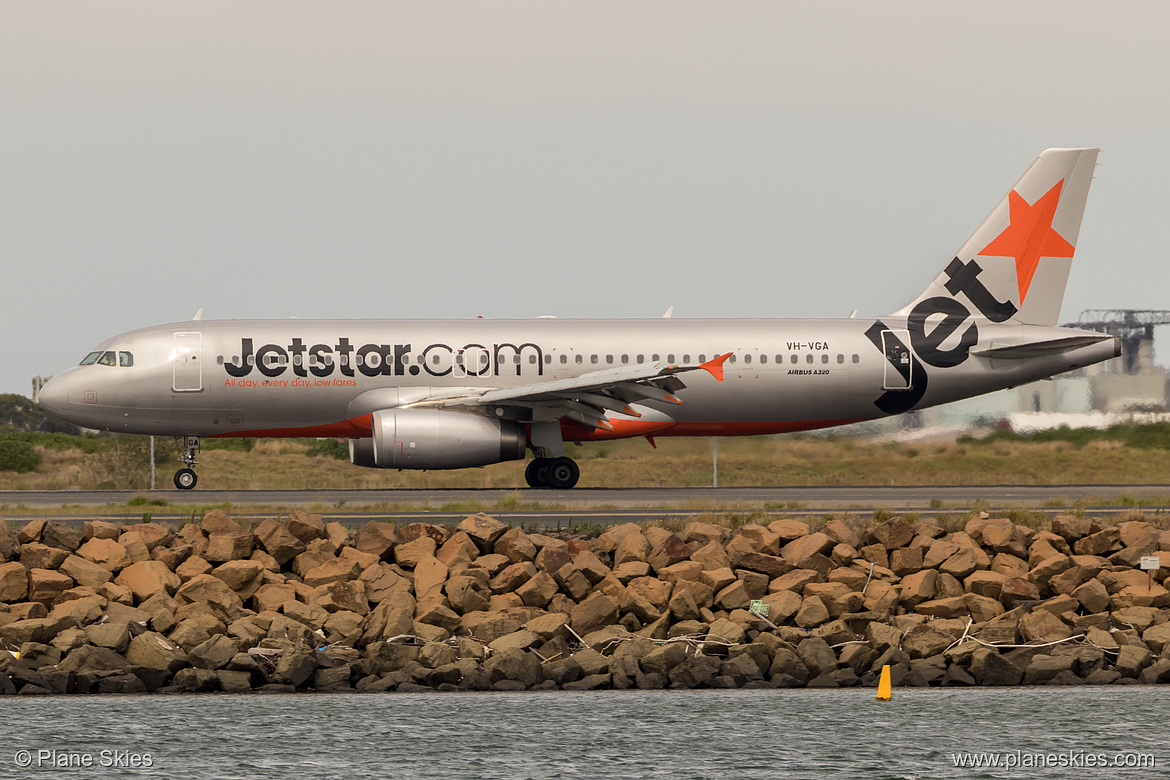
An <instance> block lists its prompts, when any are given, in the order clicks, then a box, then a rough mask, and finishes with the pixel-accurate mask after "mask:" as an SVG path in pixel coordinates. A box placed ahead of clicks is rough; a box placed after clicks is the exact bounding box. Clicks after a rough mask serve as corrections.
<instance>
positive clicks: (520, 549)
mask: <svg viewBox="0 0 1170 780" xmlns="http://www.w3.org/2000/svg"><path fill="white" fill-rule="evenodd" d="M492 550H493V551H494V552H496V553H498V554H500V555H505V556H507V558H508V560H510V561H512V562H513V563H520V562H522V561H531V560H532V559H533V558H535V557H536V553H537V550H536V545H535V544H533V543H532V541H531V540H529V539H528V535H527V534H525V533H524V531H523V530H521V529H520V528H509V529H508V530H507V531H505V532H504V533H503V534H502V535H501V536H500V538H499V539H497V540H496V543H495V545H494V546H493V547H492Z"/></svg>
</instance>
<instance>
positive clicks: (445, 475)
mask: <svg viewBox="0 0 1170 780" xmlns="http://www.w3.org/2000/svg"><path fill="white" fill-rule="evenodd" d="M718 446H719V484H720V485H722V486H750V485H755V486H833V485H932V484H938V485H990V484H1007V485H1057V484H1073V483H1087V484H1122V485H1123V484H1148V483H1160V482H1163V481H1165V479H1166V475H1167V474H1168V473H1170V451H1166V450H1159V449H1135V448H1131V447H1127V446H1124V445H1122V444H1119V443H1117V442H1109V441H1097V442H1091V443H1089V444H1087V445H1085V446H1083V447H1079V448H1078V447H1076V446H1074V445H1073V444H1070V443H1067V442H1046V443H1034V442H1009V441H993V442H986V443H969V442H968V443H962V444H960V443H956V442H937V443H930V444H912V445H911V444H891V443H877V442H871V441H864V440H856V439H835V440H829V439H821V438H816V437H810V436H777V437H755V438H745V439H723V440H720V442H719V445H718ZM711 447H712V445H711V442H710V440H707V439H669V438H663V439H658V449H657V450H654V449H652V448H651V447H650V445H649V444H648V443H647V442H646V441H645V440H643V439H634V440H629V441H619V442H605V443H597V444H590V445H586V446H584V447H569V453H568V454H569V455H570V456H571V457H574V458H576V459H577V460H578V461H579V463H580V466H581V482H580V485H581V486H582V487H629V486H695V487H702V486H707V485H710V484H711V483H712V457H711V456H712V449H711ZM307 449H308V443H307V442H305V441H302V440H262V441H259V442H257V443H256V446H255V447H254V448H253V450H252V451H251V452H243V451H238V450H205V451H204V452H203V453H202V454H201V455H200V465H199V468H198V470H199V476H200V480H201V483H202V484H203V485H207V486H215V487H217V488H224V489H261V488H267V489H302V488H335V489H346V488H351V489H352V488H521V487H524V486H525V483H524V465H525V464H524V463H523V462H512V463H501V464H496V465H493V466H488V467H486V468H482V469H463V470H460V471H429V472H428V471H404V472H398V471H379V470H375V469H362V468H357V467H355V466H351V465H350V464H349V463H347V462H345V461H339V460H335V459H332V458H326V457H320V456H310V455H308V454H307ZM39 451H40V453H41V455H42V457H43V459H44V463H43V465H42V466H41V468H40V469H39V470H38V471H37V472H33V473H29V474H16V473H10V472H0V489H5V490H37V489H44V490H52V489H56V490H61V489H69V488H71V487H75V488H79V489H83V490H85V489H94V488H113V487H116V488H122V489H135V490H136V489H143V488H146V487H148V486H149V471H148V469H146V468H144V467H143V466H142V465H141V464H140V463H138V462H132V461H131V460H130V459H128V458H127V457H125V454H124V453H122V454H119V453H117V452H114V453H109V452H100V453H95V454H89V455H86V454H84V453H82V452H81V451H79V450H65V451H59V450H51V449H40V450H39ZM157 463H158V484H159V486H163V487H166V486H169V484H170V479H171V475H172V474H173V472H174V470H175V469H176V468H178V465H179V464H178V463H177V461H176V460H175V451H174V450H173V448H172V447H171V446H170V442H169V441H167V440H163V439H160V440H158V456H157Z"/></svg>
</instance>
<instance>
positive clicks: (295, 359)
mask: <svg viewBox="0 0 1170 780" xmlns="http://www.w3.org/2000/svg"><path fill="white" fill-rule="evenodd" d="M292 362H293V365H294V366H299V365H300V364H301V356H300V355H293V358H292Z"/></svg>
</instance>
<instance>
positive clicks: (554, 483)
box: [544, 458, 581, 490]
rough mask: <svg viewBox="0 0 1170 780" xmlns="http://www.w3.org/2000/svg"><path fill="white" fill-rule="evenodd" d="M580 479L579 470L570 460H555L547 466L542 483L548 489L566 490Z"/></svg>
mask: <svg viewBox="0 0 1170 780" xmlns="http://www.w3.org/2000/svg"><path fill="white" fill-rule="evenodd" d="M580 478H581V469H579V468H577V463H576V462H575V461H574V460H573V459H572V458H556V459H555V460H553V461H552V462H550V463H549V464H548V467H547V468H546V469H545V472H544V481H545V483H546V484H547V485H548V486H549V487H550V488H555V489H556V490H568V489H569V488H571V487H573V486H574V485H576V484H577V480H578V479H580Z"/></svg>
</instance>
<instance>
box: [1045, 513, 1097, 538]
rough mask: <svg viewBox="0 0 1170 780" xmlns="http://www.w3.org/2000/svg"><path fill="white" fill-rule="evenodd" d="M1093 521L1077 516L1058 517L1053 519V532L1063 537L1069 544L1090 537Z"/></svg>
mask: <svg viewBox="0 0 1170 780" xmlns="http://www.w3.org/2000/svg"><path fill="white" fill-rule="evenodd" d="M1091 527H1092V521H1091V520H1089V518H1087V517H1077V516H1076V515H1057V516H1056V517H1054V518H1052V532H1053V533H1054V534H1058V535H1059V536H1061V537H1063V538H1064V539H1065V541H1067V542H1068V543H1069V544H1073V543H1074V542H1076V540H1078V539H1080V538H1081V537H1083V536H1088V535H1089V530H1090V528H1091Z"/></svg>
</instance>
